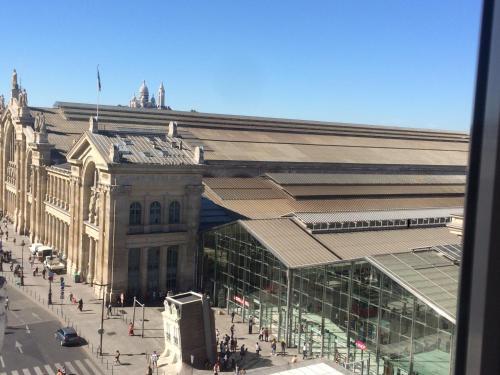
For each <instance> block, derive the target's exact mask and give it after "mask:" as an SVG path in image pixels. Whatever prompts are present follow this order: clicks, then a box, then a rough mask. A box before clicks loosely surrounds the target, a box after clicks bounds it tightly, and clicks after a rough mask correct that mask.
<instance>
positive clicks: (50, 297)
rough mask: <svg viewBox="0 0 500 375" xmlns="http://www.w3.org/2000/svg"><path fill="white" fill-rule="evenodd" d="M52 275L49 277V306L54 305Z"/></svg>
mask: <svg viewBox="0 0 500 375" xmlns="http://www.w3.org/2000/svg"><path fill="white" fill-rule="evenodd" d="M52 279H53V276H52V273H51V274H50V275H49V297H48V298H47V305H52Z"/></svg>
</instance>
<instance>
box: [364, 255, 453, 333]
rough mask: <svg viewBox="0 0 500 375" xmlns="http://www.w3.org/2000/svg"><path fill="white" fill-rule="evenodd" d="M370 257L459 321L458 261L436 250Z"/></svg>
mask: <svg viewBox="0 0 500 375" xmlns="http://www.w3.org/2000/svg"><path fill="white" fill-rule="evenodd" d="M367 259H368V261H369V262H371V263H372V264H373V265H375V266H376V267H377V268H379V269H380V270H381V271H383V272H384V273H385V274H387V275H388V276H389V277H391V278H392V279H393V280H395V281H396V282H398V283H399V284H400V285H401V286H403V287H404V288H405V289H406V290H408V291H409V292H410V293H412V294H414V295H415V296H417V297H418V298H420V299H421V300H422V301H424V302H425V303H427V304H428V305H430V306H431V307H432V308H433V309H434V310H436V311H437V312H438V313H439V314H441V315H443V316H444V317H446V318H447V319H449V320H450V321H451V322H453V323H455V322H456V308H457V293H458V282H459V266H458V265H457V264H456V263H455V262H453V261H451V260H450V259H448V258H446V257H444V256H442V254H440V253H439V252H437V251H435V250H424V251H414V252H410V253H400V254H388V255H377V256H373V257H368V258H367Z"/></svg>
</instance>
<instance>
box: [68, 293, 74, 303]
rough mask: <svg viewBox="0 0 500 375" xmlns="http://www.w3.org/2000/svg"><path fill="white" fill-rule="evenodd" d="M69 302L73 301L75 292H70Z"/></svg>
mask: <svg viewBox="0 0 500 375" xmlns="http://www.w3.org/2000/svg"><path fill="white" fill-rule="evenodd" d="M69 303H73V292H69Z"/></svg>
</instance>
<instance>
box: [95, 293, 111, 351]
mask: <svg viewBox="0 0 500 375" xmlns="http://www.w3.org/2000/svg"><path fill="white" fill-rule="evenodd" d="M94 285H97V286H100V287H101V288H102V306H101V327H100V328H99V329H98V330H97V333H98V334H99V335H100V336H101V337H100V343H99V355H100V356H101V357H102V336H103V334H104V301H105V299H106V287H108V286H109V285H110V284H97V283H94Z"/></svg>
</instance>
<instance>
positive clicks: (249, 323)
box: [248, 316, 253, 335]
mask: <svg viewBox="0 0 500 375" xmlns="http://www.w3.org/2000/svg"><path fill="white" fill-rule="evenodd" d="M252 328H253V317H252V316H250V319H248V334H250V335H251V334H252Z"/></svg>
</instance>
